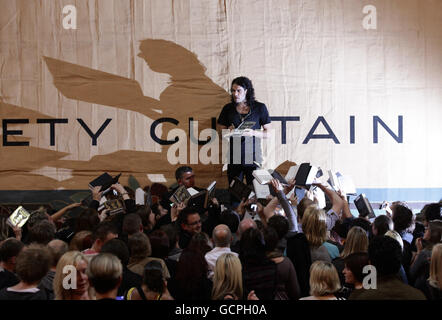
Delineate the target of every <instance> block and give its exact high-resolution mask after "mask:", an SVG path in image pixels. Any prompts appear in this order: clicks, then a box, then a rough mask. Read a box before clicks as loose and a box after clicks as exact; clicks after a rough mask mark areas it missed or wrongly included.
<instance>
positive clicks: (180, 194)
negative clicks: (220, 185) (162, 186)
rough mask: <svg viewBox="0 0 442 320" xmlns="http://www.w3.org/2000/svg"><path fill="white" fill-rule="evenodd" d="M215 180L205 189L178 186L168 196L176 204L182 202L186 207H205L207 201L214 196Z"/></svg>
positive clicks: (207, 203)
mask: <svg viewBox="0 0 442 320" xmlns="http://www.w3.org/2000/svg"><path fill="white" fill-rule="evenodd" d="M215 186H216V181H213V182H212V183H211V184H210V185H209V186H208V187H207V188H206V189H205V190H202V191H198V190H196V189H194V188H187V189H186V187H185V186H179V187H178V189H176V190H175V192H174V194H173V195H172V196H171V197H170V198H169V200H170V201H172V202H173V203H175V204H176V205H178V204H180V203H181V202H184V203H185V204H186V206H188V207H196V208H198V209H206V208H207V207H208V205H209V201H210V200H211V199H212V198H213V197H214V196H215Z"/></svg>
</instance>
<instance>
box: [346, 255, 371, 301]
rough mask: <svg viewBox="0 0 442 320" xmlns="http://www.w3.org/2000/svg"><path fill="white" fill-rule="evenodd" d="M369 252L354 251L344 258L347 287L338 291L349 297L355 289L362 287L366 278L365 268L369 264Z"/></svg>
mask: <svg viewBox="0 0 442 320" xmlns="http://www.w3.org/2000/svg"><path fill="white" fill-rule="evenodd" d="M369 264H370V263H369V261H368V252H354V253H352V254H349V255H348V256H346V257H345V258H344V270H343V271H342V273H343V274H344V278H345V287H343V290H341V291H338V293H339V294H340V295H341V296H342V297H344V298H345V299H348V297H349V296H350V294H351V292H352V291H353V290H360V289H362V283H363V280H364V276H365V275H364V273H363V269H364V267H365V266H366V265H369Z"/></svg>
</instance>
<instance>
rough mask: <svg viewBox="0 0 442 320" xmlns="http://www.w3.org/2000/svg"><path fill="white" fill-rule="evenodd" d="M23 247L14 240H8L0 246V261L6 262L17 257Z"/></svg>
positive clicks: (21, 243)
mask: <svg viewBox="0 0 442 320" xmlns="http://www.w3.org/2000/svg"><path fill="white" fill-rule="evenodd" d="M24 246H25V245H24V244H23V242H21V241H18V240H17V239H15V238H9V239H6V240H5V241H3V243H2V244H1V245H0V261H3V262H7V261H8V260H9V259H10V258H12V257H16V256H18V254H19V253H20V251H21V250H22V249H23V247H24Z"/></svg>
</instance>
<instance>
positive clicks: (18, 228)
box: [12, 226, 22, 241]
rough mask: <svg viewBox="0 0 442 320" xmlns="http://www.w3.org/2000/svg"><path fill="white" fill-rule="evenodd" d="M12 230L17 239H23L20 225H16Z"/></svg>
mask: <svg viewBox="0 0 442 320" xmlns="http://www.w3.org/2000/svg"><path fill="white" fill-rule="evenodd" d="M12 230H13V231H14V234H15V239H17V240H18V241H21V236H22V229H21V228H20V227H19V226H15V227H12Z"/></svg>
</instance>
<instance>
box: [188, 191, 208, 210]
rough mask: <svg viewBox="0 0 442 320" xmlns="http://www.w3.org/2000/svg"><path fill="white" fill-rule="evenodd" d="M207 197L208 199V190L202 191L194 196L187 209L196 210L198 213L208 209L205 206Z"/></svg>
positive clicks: (190, 199)
mask: <svg viewBox="0 0 442 320" xmlns="http://www.w3.org/2000/svg"><path fill="white" fill-rule="evenodd" d="M206 197H207V190H202V191H200V192H198V193H196V194H194V195H192V196H191V197H190V198H189V200H188V202H187V207H190V208H195V209H196V210H198V211H200V210H204V209H206V206H205V201H206Z"/></svg>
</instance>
